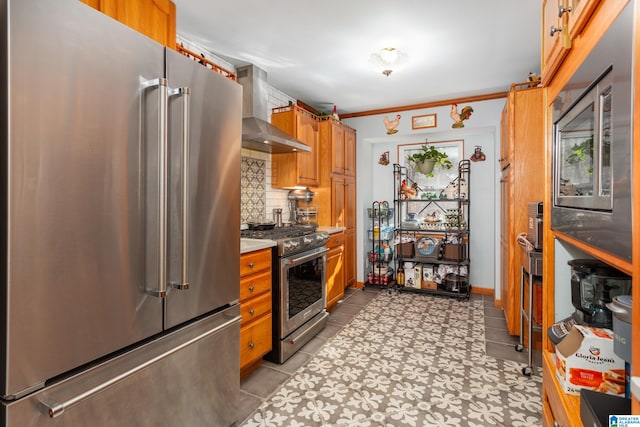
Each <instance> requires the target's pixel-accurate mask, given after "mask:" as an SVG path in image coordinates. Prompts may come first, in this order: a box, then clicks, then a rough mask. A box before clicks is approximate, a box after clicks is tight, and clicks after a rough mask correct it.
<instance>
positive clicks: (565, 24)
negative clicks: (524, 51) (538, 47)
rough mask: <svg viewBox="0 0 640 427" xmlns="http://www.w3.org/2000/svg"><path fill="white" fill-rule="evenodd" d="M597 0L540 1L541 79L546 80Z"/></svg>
mask: <svg viewBox="0 0 640 427" xmlns="http://www.w3.org/2000/svg"><path fill="white" fill-rule="evenodd" d="M600 3H601V1H600V0H544V1H543V3H542V83H543V84H544V85H545V86H546V85H548V84H549V82H550V81H551V79H552V78H553V76H554V75H555V74H556V72H557V71H558V68H559V67H560V65H561V64H562V62H563V61H564V59H565V57H566V56H567V53H568V52H569V49H571V47H572V46H573V42H574V41H575V40H576V39H577V38H579V37H581V32H582V30H583V28H584V26H585V25H586V23H587V21H588V20H589V19H590V18H591V16H592V15H593V13H594V11H595V9H596V8H597V6H598V5H599V4H600Z"/></svg>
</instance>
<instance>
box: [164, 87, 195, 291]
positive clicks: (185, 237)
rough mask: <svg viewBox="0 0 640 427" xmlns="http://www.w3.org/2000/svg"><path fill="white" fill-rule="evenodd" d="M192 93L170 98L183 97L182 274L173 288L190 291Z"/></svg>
mask: <svg viewBox="0 0 640 427" xmlns="http://www.w3.org/2000/svg"><path fill="white" fill-rule="evenodd" d="M190 93H191V91H190V90H189V88H188V87H181V88H177V89H171V90H170V91H169V96H182V138H181V142H182V207H181V209H182V272H181V280H180V283H172V284H171V287H172V288H176V289H180V290H183V291H184V290H187V289H189V123H190V122H191V119H190V116H189V114H190V110H189V102H190Z"/></svg>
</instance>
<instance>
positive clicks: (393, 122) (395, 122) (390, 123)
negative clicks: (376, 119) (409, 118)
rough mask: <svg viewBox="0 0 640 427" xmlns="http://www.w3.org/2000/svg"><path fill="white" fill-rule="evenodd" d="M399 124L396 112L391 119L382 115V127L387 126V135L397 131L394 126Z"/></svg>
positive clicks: (398, 115) (398, 116)
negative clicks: (394, 116)
mask: <svg viewBox="0 0 640 427" xmlns="http://www.w3.org/2000/svg"><path fill="white" fill-rule="evenodd" d="M399 124H400V114H396V118H395V119H393V120H389V119H387V116H384V127H386V128H387V135H393V134H394V133H397V132H398V130H397V129H396V128H397V127H398V125H399Z"/></svg>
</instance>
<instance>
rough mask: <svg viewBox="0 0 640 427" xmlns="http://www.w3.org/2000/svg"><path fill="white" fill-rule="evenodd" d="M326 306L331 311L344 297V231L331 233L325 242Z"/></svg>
mask: <svg viewBox="0 0 640 427" xmlns="http://www.w3.org/2000/svg"><path fill="white" fill-rule="evenodd" d="M327 248H328V249H329V252H327V305H326V309H327V310H331V309H332V308H333V307H334V306H335V305H336V304H337V303H338V301H339V300H340V299H342V297H344V288H345V275H344V274H345V271H344V231H341V232H339V233H333V234H331V235H330V236H329V241H327Z"/></svg>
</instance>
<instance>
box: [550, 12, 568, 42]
mask: <svg viewBox="0 0 640 427" xmlns="http://www.w3.org/2000/svg"><path fill="white" fill-rule="evenodd" d="M565 12H571V6H567V7H562V6H560V7H559V8H558V18H562V15H563V14H564V13H565ZM551 35H553V34H551Z"/></svg>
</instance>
